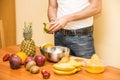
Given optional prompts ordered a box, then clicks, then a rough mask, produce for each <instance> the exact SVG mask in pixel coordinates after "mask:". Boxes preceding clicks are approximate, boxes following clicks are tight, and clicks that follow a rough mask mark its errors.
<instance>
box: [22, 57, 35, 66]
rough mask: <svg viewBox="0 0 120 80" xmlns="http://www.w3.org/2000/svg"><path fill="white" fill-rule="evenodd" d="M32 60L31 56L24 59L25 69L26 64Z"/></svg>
mask: <svg viewBox="0 0 120 80" xmlns="http://www.w3.org/2000/svg"><path fill="white" fill-rule="evenodd" d="M32 60H34V58H33V57H32V56H28V57H27V58H26V59H25V62H24V66H25V67H26V64H27V63H28V62H29V61H32Z"/></svg>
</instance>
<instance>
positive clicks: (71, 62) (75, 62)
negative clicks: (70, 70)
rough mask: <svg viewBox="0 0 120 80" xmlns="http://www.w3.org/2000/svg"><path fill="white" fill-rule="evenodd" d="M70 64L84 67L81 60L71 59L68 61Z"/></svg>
mask: <svg viewBox="0 0 120 80" xmlns="http://www.w3.org/2000/svg"><path fill="white" fill-rule="evenodd" d="M68 64H70V65H72V66H74V67H80V68H81V67H82V63H81V62H77V61H75V60H70V61H69V62H68Z"/></svg>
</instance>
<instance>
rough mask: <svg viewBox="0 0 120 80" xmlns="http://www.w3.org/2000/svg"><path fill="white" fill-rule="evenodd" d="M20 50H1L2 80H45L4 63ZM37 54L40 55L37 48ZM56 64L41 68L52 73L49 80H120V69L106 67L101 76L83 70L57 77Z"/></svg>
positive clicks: (0, 77)
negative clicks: (9, 54) (4, 57)
mask: <svg viewBox="0 0 120 80" xmlns="http://www.w3.org/2000/svg"><path fill="white" fill-rule="evenodd" d="M19 50H20V48H19V46H10V47H7V48H4V49H0V80H44V79H43V77H42V75H41V73H38V74H31V73H30V72H29V71H26V69H25V67H24V66H23V65H22V66H21V68H19V69H17V70H13V69H11V68H10V65H9V62H8V61H7V62H3V60H2V58H3V56H4V55H5V53H16V52H18V51H19ZM37 54H40V51H39V48H37ZM53 64H54V63H51V62H48V61H46V63H45V65H44V66H42V67H40V70H42V69H45V70H48V71H50V73H51V76H50V78H49V79H47V80H120V69H118V68H115V67H112V66H106V67H105V72H104V73H100V74H92V73H88V72H86V71H85V70H84V69H82V70H81V71H80V72H78V73H75V74H72V75H64V76H63V75H57V74H54V72H53V68H52V65H53Z"/></svg>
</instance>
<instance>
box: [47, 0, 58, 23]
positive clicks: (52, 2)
mask: <svg viewBox="0 0 120 80" xmlns="http://www.w3.org/2000/svg"><path fill="white" fill-rule="evenodd" d="M57 8H58V4H57V0H49V5H48V19H49V22H51V20H52V19H56V17H57Z"/></svg>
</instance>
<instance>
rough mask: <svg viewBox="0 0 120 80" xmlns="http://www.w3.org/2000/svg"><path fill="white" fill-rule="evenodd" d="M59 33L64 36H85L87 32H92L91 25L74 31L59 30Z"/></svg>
mask: <svg viewBox="0 0 120 80" xmlns="http://www.w3.org/2000/svg"><path fill="white" fill-rule="evenodd" d="M59 31H60V32H61V33H62V34H63V35H65V36H75V35H87V34H88V33H89V32H93V25H92V26H89V27H85V28H81V29H76V30H66V29H60V30H59Z"/></svg>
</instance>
